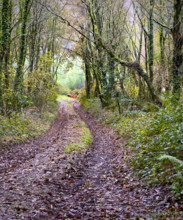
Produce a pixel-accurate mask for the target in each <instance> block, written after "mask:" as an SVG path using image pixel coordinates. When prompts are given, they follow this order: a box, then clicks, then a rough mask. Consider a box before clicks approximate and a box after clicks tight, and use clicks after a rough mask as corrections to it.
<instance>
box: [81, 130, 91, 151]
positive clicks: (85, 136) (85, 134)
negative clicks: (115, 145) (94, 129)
mask: <svg viewBox="0 0 183 220" xmlns="http://www.w3.org/2000/svg"><path fill="white" fill-rule="evenodd" d="M82 134H83V135H82V137H81V141H82V142H83V143H84V145H85V146H86V147H89V145H90V144H91V141H92V135H91V132H90V130H89V129H88V128H86V127H83V128H82Z"/></svg>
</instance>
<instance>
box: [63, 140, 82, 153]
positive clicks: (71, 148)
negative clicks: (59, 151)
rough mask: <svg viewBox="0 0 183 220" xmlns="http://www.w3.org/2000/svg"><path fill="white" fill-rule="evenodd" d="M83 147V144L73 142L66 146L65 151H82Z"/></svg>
mask: <svg viewBox="0 0 183 220" xmlns="http://www.w3.org/2000/svg"><path fill="white" fill-rule="evenodd" d="M83 148H84V145H83V144H78V143H72V144H69V145H66V146H65V149H64V152H65V153H68V154H70V153H71V152H72V151H75V150H76V151H81V150H82V149H83Z"/></svg>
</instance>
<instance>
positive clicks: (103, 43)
mask: <svg viewBox="0 0 183 220" xmlns="http://www.w3.org/2000/svg"><path fill="white" fill-rule="evenodd" d="M0 10H1V13H0V108H1V111H4V109H6V108H10V106H11V105H10V104H8V103H10V102H9V101H8V100H9V98H8V97H9V95H10V94H11V96H14V95H15V96H16V97H19V98H17V99H21V98H20V97H21V96H22V95H23V96H24V95H26V96H27V97H28V96H31V95H32V93H31V91H32V89H33V87H36V86H38V85H36V83H35V82H36V80H33V79H32V78H33V77H35V72H36V71H39V72H46V73H49V74H50V80H52V85H53V86H54V85H55V84H56V80H57V74H58V66H59V65H60V64H61V62H62V60H63V59H64V58H65V57H66V54H69V56H71V57H75V56H80V57H82V59H83V63H84V67H85V75H86V94H87V97H88V98H89V97H91V96H96V97H99V98H100V100H101V102H102V105H103V106H107V105H110V104H111V102H112V101H113V100H114V99H116V97H118V99H119V100H123V99H133V100H136V101H139V100H140V101H141V100H148V101H149V100H152V101H154V102H156V103H159V104H160V103H161V101H160V98H159V96H160V94H161V93H162V92H173V93H174V94H177V96H178V98H179V97H180V96H181V94H182V93H181V88H182V78H183V77H182V72H183V70H182V68H183V67H182V65H183V64H182V62H183V61H182V57H183V52H182V51H183V49H182V47H183V32H182V30H183V27H182V21H183V12H182V11H183V1H182V0H181V1H178V0H170V1H165V0H158V1H154V0H131V1H126V0H108V1H104V0H76V1H74V0H68V1H66V0H62V1H58V0H55V1H52V2H51V4H50V2H48V1H43V0H39V1H38V0H20V1H17V0H15V1H12V0H2V1H1V2H0ZM71 14H72V16H70V15H71ZM68 42H72V43H70V45H71V47H68ZM43 57H44V60H45V59H47V60H48V63H49V65H47V66H46V65H42V64H41V63H40V62H42V61H40V59H41V60H42V59H43ZM50 62H51V63H50ZM38 75H39V74H38ZM48 78H49V77H48ZM48 78H47V79H48ZM43 81H44V79H43ZM33 82H34V83H33ZM43 84H44V83H43ZM18 94H19V96H18ZM11 100H14V99H13V98H12V99H11ZM8 106H9V107H8ZM19 109H20V108H19ZM5 111H6V110H5Z"/></svg>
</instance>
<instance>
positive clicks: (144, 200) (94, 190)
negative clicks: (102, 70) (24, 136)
mask: <svg viewBox="0 0 183 220" xmlns="http://www.w3.org/2000/svg"><path fill="white" fill-rule="evenodd" d="M69 102H72V104H73V105H74V110H72V109H71V108H69V107H68V104H67V102H66V100H65V101H61V102H60V107H59V110H58V116H57V118H56V120H55V121H54V123H53V124H52V126H51V128H50V130H49V131H48V132H47V133H46V134H45V135H44V136H43V137H40V138H38V139H37V140H35V141H31V142H29V143H27V144H26V145H15V146H13V147H12V148H10V149H7V151H5V152H4V153H3V154H2V155H0V220H10V219H12V220H15V219H17V220H18V219H26V220H27V219H32V220H37V219H45V220H48V219H49V220H50V219H136V220H137V219H139V220H143V219H181V217H175V218H173V217H172V216H171V213H170V214H169V216H168V214H167V212H166V214H163V213H164V210H165V209H166V207H167V206H168V205H169V203H170V201H169V200H170V199H169V197H168V196H169V194H168V191H167V189H166V188H165V187H162V186H156V187H154V188H150V187H147V186H145V184H144V183H143V182H142V181H139V180H138V179H136V178H135V177H134V176H133V174H132V169H131V167H130V166H129V165H127V163H126V160H127V159H128V158H129V157H130V156H131V155H132V154H131V153H130V152H128V151H127V150H126V149H125V148H123V147H121V144H122V143H125V142H126V140H125V138H119V137H118V136H117V134H116V133H115V131H114V130H113V129H112V128H110V127H106V126H104V125H101V124H100V123H98V122H97V121H96V120H95V119H94V118H92V117H91V116H90V115H88V114H87V113H85V112H83V110H82V109H80V107H79V103H78V102H77V101H71V100H70V101H69ZM80 121H84V122H85V123H86V124H87V126H88V128H89V129H90V131H91V134H92V137H93V138H92V144H91V146H90V148H85V149H83V150H82V151H73V152H71V153H70V154H68V153H65V152H64V148H65V146H66V145H67V144H68V143H69V142H70V141H72V139H74V140H75V139H77V138H78V135H79V132H80V131H79V127H78V126H76V124H78V123H79V122H80ZM163 216H164V217H165V216H166V217H165V218H163Z"/></svg>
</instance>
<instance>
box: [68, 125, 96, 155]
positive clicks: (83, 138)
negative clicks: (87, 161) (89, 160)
mask: <svg viewBox="0 0 183 220" xmlns="http://www.w3.org/2000/svg"><path fill="white" fill-rule="evenodd" d="M74 127H80V128H81V131H80V134H79V135H80V141H79V142H78V143H71V144H69V145H66V146H65V150H64V151H65V153H71V152H72V151H81V150H82V149H84V148H85V147H87V148H88V147H89V146H90V144H91V142H92V135H91V132H90V130H89V128H88V127H87V126H86V124H85V122H84V121H81V122H80V123H79V125H74Z"/></svg>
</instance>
